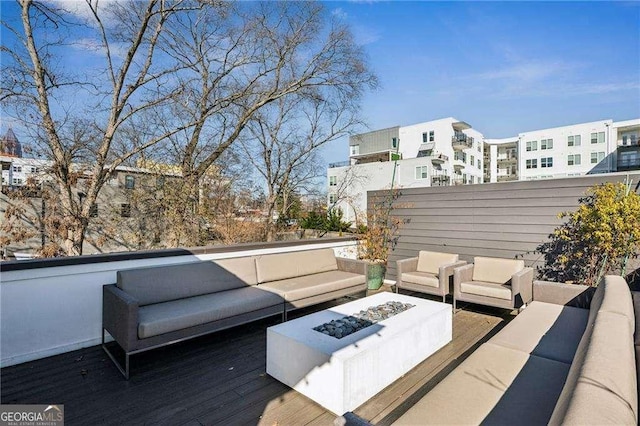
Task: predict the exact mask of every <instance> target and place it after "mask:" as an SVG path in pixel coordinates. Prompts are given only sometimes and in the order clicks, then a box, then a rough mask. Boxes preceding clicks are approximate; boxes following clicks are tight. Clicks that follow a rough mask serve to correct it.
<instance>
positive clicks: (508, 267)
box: [473, 257, 524, 284]
mask: <svg viewBox="0 0 640 426" xmlns="http://www.w3.org/2000/svg"><path fill="white" fill-rule="evenodd" d="M523 269H524V260H515V259H499V258H493V257H475V258H474V259H473V281H486V282H489V283H496V284H506V283H507V282H509V280H511V276H512V275H513V274H515V273H517V272H520V271H522V270H523Z"/></svg>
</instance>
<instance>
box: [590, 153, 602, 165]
mask: <svg viewBox="0 0 640 426" xmlns="http://www.w3.org/2000/svg"><path fill="white" fill-rule="evenodd" d="M602 160H604V152H592V153H591V164H598V163H599V162H601V161H602Z"/></svg>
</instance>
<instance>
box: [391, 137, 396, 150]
mask: <svg viewBox="0 0 640 426" xmlns="http://www.w3.org/2000/svg"><path fill="white" fill-rule="evenodd" d="M391 147H392V148H397V147H398V138H391Z"/></svg>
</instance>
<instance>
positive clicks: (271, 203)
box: [265, 193, 277, 242]
mask: <svg viewBox="0 0 640 426" xmlns="http://www.w3.org/2000/svg"><path fill="white" fill-rule="evenodd" d="M276 200H277V198H276V196H275V195H274V194H273V193H270V194H269V196H268V197H267V223H266V224H265V239H266V240H267V242H271V241H275V239H276V229H275V228H276V227H275V223H274V220H273V213H274V212H275V210H276Z"/></svg>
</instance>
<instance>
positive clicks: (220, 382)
mask: <svg viewBox="0 0 640 426" xmlns="http://www.w3.org/2000/svg"><path fill="white" fill-rule="evenodd" d="M342 302H344V300H343V301H342ZM326 307H327V305H318V306H316V307H314V308H313V309H311V310H305V311H303V312H298V313H297V314H296V315H294V316H300V315H303V314H306V313H309V312H312V311H316V310H320V309H324V308H326ZM471 309H473V310H471ZM510 319H511V316H510V315H509V313H508V312H506V311H504V310H493V309H490V308H486V309H485V308H481V307H477V306H474V307H472V308H470V307H466V308H465V309H464V310H461V311H458V312H456V313H455V314H454V316H453V341H452V342H451V343H449V344H448V345H447V346H445V347H444V348H442V349H441V350H440V351H438V352H437V353H435V354H434V355H432V356H431V357H429V358H428V359H427V360H425V361H424V362H422V363H421V364H420V365H418V366H417V367H416V368H414V369H413V370H411V372H409V373H407V374H406V375H405V376H403V377H402V378H400V379H399V380H397V381H396V382H395V383H393V384H392V385H390V386H389V387H387V388H386V389H384V390H383V391H381V392H380V393H379V394H378V395H376V396H375V397H373V398H372V399H371V400H369V401H368V402H366V403H365V404H363V405H362V406H361V407H359V408H358V409H357V410H355V413H356V414H357V415H359V416H360V417H362V418H364V419H366V420H368V421H371V422H372V423H375V424H381V425H385V424H390V423H392V422H393V421H394V420H395V419H397V418H398V417H399V416H400V415H402V413H403V412H404V411H406V409H407V408H408V407H410V406H411V405H412V404H413V403H414V402H415V401H417V400H418V399H420V397H422V396H423V395H424V394H426V393H427V392H428V391H429V390H430V389H431V388H432V387H433V386H435V384H437V383H438V382H439V381H440V380H441V379H442V378H443V377H444V376H445V375H446V374H448V373H449V372H450V371H451V370H452V369H453V368H455V366H457V365H458V364H459V363H460V362H461V361H462V360H463V359H464V358H465V357H466V356H468V354H469V353H471V352H472V351H473V350H474V349H475V348H476V347H477V346H478V345H479V344H481V343H482V342H483V341H484V340H486V339H487V338H488V336H489V335H491V334H493V333H495V332H496V331H497V330H499V329H500V328H501V327H502V326H503V325H504V324H505V323H506V322H508V321H509V320H510ZM278 322H279V319H278V318H275V317H274V318H272V319H267V320H264V321H259V322H255V323H252V324H248V325H246V326H241V327H237V328H234V329H231V330H227V331H223V332H219V333H214V334H212V335H210V336H205V337H203V338H198V339H194V340H191V341H188V342H184V343H180V344H177V345H173V346H170V347H166V348H163V349H158V350H154V351H150V352H147V353H143V354H140V355H136V356H134V357H132V364H131V365H132V377H131V379H130V380H129V381H128V382H127V381H125V380H124V378H123V377H122V376H121V375H120V373H119V372H118V371H117V370H116V368H115V367H114V365H113V364H112V363H111V361H110V360H109V359H108V358H107V356H106V355H105V353H104V352H103V351H102V349H101V348H100V347H99V346H95V347H91V348H87V349H82V350H78V351H74V352H69V353H66V354H62V355H57V356H54V357H50V358H46V359H42V360H38V361H33V362H29V363H25V364H21V365H17V366H13V367H7V368H4V369H2V370H1V372H0V396H1V400H2V403H3V404H64V406H65V420H66V424H68V425H74V424H79V425H86V424H127V425H130V424H163V425H183V424H185V425H198V424H203V425H209V424H224V425H236V424H261V425H269V426H271V425H332V424H333V421H334V419H335V416H334V415H333V414H331V413H330V412H328V411H326V410H325V409H323V408H322V407H321V406H319V405H317V404H316V403H314V402H313V401H311V400H309V399H307V398H306V397H304V396H302V395H300V394H298V393H297V392H295V391H293V390H292V389H290V388H289V387H287V386H285V385H283V384H281V383H280V382H278V381H276V380H275V379H273V378H271V377H269V376H267V375H266V374H265V356H266V355H265V354H266V328H267V327H268V326H270V325H274V324H277V323H278ZM389 362H390V363H392V362H394V361H393V360H392V359H390V360H389ZM372 374H375V372H374V371H373V372H372Z"/></svg>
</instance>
